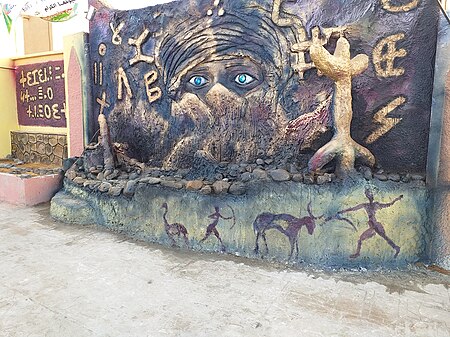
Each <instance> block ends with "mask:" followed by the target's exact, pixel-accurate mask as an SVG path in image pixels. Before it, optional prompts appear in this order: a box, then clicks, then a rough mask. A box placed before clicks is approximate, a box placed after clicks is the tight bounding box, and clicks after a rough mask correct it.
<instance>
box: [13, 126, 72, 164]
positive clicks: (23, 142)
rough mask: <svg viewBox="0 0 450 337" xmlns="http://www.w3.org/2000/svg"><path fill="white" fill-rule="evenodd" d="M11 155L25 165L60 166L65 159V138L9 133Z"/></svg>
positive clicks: (42, 134) (30, 133) (38, 134)
mask: <svg viewBox="0 0 450 337" xmlns="http://www.w3.org/2000/svg"><path fill="white" fill-rule="evenodd" d="M11 154H12V156H13V157H14V158H17V159H20V160H22V161H24V162H26V163H43V164H54V165H58V166H62V162H63V160H64V159H65V158H67V136H66V135H56V134H54V135H52V134H44V133H32V132H11Z"/></svg>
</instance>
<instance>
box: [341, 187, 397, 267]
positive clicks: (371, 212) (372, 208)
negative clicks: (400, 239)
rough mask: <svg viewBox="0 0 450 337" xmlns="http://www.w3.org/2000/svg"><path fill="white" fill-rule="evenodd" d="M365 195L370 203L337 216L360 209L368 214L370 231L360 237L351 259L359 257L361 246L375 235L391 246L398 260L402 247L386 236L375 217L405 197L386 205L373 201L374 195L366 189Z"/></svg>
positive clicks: (343, 211)
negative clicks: (378, 212) (380, 211)
mask: <svg viewBox="0 0 450 337" xmlns="http://www.w3.org/2000/svg"><path fill="white" fill-rule="evenodd" d="M365 195H366V197H367V199H369V202H368V203H364V204H360V205H357V206H355V207H352V208H348V209H344V210H342V211H339V212H337V215H339V214H343V213H348V212H355V211H358V210H360V209H364V210H365V211H366V213H367V216H368V218H369V221H368V225H369V229H367V230H365V231H364V232H363V233H362V234H361V236H360V237H359V240H358V246H357V248H356V252H355V254H352V255H350V257H351V258H356V257H358V256H359V254H360V252H361V246H362V243H363V241H365V240H368V239H370V238H371V237H373V236H374V235H375V234H378V235H379V236H381V237H382V238H383V239H384V240H385V241H386V242H387V243H388V244H389V246H391V247H392V248H393V249H394V250H395V255H394V258H396V257H397V255H398V254H399V253H400V247H399V246H397V245H396V244H395V243H394V242H393V241H392V240H391V239H390V238H389V237H388V236H387V235H386V232H385V230H384V226H383V224H382V223H380V222H378V221H377V219H376V217H375V214H376V212H377V211H378V210H380V209H383V208H388V207H391V206H392V205H393V204H395V203H396V202H397V201H399V200H401V199H402V198H403V195H400V196H399V197H397V198H395V199H394V200H392V201H391V202H388V203H385V204H382V203H380V202H375V201H373V194H372V192H371V191H370V190H369V189H368V188H366V191H365Z"/></svg>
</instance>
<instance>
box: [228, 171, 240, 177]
mask: <svg viewBox="0 0 450 337" xmlns="http://www.w3.org/2000/svg"><path fill="white" fill-rule="evenodd" d="M239 173H240V170H239V169H237V170H230V172H229V173H228V174H229V175H230V177H233V178H235V177H237V176H238V175H239Z"/></svg>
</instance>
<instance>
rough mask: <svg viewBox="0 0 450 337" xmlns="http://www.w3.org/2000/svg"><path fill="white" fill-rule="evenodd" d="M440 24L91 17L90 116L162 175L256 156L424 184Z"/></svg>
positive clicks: (212, 13)
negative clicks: (375, 168)
mask: <svg viewBox="0 0 450 337" xmlns="http://www.w3.org/2000/svg"><path fill="white" fill-rule="evenodd" d="M437 14H438V7H437V5H436V4H435V3H434V2H430V1H419V0H417V1H411V2H409V1H406V0H402V1H388V0H370V1H359V0H353V1H345V2H337V1H334V0H330V1H321V2H316V1H297V2H295V1H294V2H292V1H282V0H258V1H246V0H245V1H244V0H233V1H229V0H228V1H227V0H220V1H218V0H215V1H213V0H196V1H176V2H172V3H169V4H164V5H160V6H154V7H149V8H144V9H139V10H130V11H116V10H112V9H108V8H105V7H101V6H98V10H97V12H96V14H95V16H94V18H93V20H92V21H91V34H90V40H91V41H90V42H91V54H90V56H91V71H92V79H93V83H92V84H93V94H94V106H92V112H93V113H94V114H95V115H98V114H99V113H104V114H105V115H106V116H107V118H108V120H109V123H110V129H111V136H112V140H113V142H118V143H122V144H126V145H127V148H128V155H129V156H130V157H132V158H136V159H137V160H139V161H141V162H145V163H149V164H150V165H152V166H157V167H163V168H166V169H188V168H192V167H194V168H195V169H194V171H195V172H199V171H201V170H200V168H201V167H203V165H198V161H200V162H201V163H205V162H207V163H211V164H214V163H220V162H231V163H242V162H247V163H252V162H255V161H256V159H258V158H262V159H264V160H266V159H272V160H273V161H274V163H275V165H276V166H277V167H283V166H285V165H286V163H289V164H295V165H297V166H298V167H299V168H306V167H307V166H308V162H309V164H310V165H309V167H310V169H314V170H317V169H320V168H322V167H323V166H326V165H327V163H328V162H331V161H332V160H334V161H333V163H331V164H330V165H331V166H332V167H333V166H334V162H338V163H341V164H342V163H345V164H342V165H341V164H340V166H343V167H342V168H340V169H339V170H340V171H342V170H343V171H348V170H349V169H350V168H353V165H354V163H353V162H354V161H355V160H356V162H357V164H358V162H360V163H363V164H365V165H373V164H374V162H375V160H376V161H377V163H378V165H379V166H381V167H383V168H384V169H385V170H387V171H390V172H393V173H402V172H409V173H420V174H424V173H425V165H426V154H427V141H428V128H429V120H430V104H431V88H432V79H433V78H432V76H433V73H432V69H433V61H434V59H433V55H434V50H435V42H436V33H437ZM339 40H340V41H341V43H340V45H343V44H344V41H346V42H345V43H346V44H348V47H346V48H347V49H346V51H345V53H347V54H346V56H345V57H344V54H342V53H341V51H343V50H344V49H345V48H344V49H342V48H341V50H340V51H338V48H337V47H336V46H337V45H339V42H338V41H339ZM322 48H323V49H322ZM321 50H322V52H321ZM327 54H328V55H330V56H332V55H333V54H334V58H327ZM338 54H339V55H338ZM325 60H328V61H326V62H331V63H330V64H333V65H338V64H339V66H340V67H342V69H341V68H339V67H338V68H339V69H340V70H339V69H338V70H336V72H333V73H330V71H327V70H326V68H327V67H328V66H327V65H326V64H324V62H321V61H325ZM350 60H352V63H348V66H349V67H353V68H352V69H350V68H348V70H347V75H350V76H347V75H345V73H344V72H343V71H342V70H343V69H345V66H346V65H347V62H350ZM356 64H358V67H359V68H358V67H356ZM357 68H358V69H357ZM329 69H335V68H333V67H332V68H329ZM336 69H337V68H336ZM344 93H345V94H344ZM339 102H346V104H347V107H344V108H343V109H342V105H340V103H339ZM344 121H345V122H344ZM343 122H344V124H345V125H346V126H343V127H340V126H338V125H339V124H342V123H343ZM337 130H341V131H339V132H338V131H337ZM338 134H339V136H337V135H338ZM336 137H337V138H339V139H336ZM332 139H333V140H334V142H330V140H332ZM336 143H345V144H346V145H345V146H343V147H333V144H336ZM323 146H324V147H323ZM330 147H331V148H332V149H330ZM315 153H318V154H319V157H315V158H313V159H311V158H312V157H313V155H314V154H315ZM341 157H342V159H341ZM198 158H202V160H197V159H198ZM330 165H328V166H330ZM196 166H197V167H196ZM199 166H201V167H199ZM328 166H326V167H328ZM339 170H338V171H339ZM338 173H339V172H338ZM201 175H202V174H201V173H199V176H201Z"/></svg>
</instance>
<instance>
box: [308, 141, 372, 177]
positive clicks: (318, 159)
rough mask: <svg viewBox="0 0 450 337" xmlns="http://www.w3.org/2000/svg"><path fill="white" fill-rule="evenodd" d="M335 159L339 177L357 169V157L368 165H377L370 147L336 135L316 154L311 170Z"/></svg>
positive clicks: (310, 162)
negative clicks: (367, 147)
mask: <svg viewBox="0 0 450 337" xmlns="http://www.w3.org/2000/svg"><path fill="white" fill-rule="evenodd" d="M333 159H336V169H335V173H336V175H337V176H338V177H339V178H345V177H347V176H349V175H351V173H352V172H354V171H355V160H356V159H358V160H360V161H362V162H363V163H364V164H366V165H368V166H374V165H375V157H374V155H373V154H372V153H371V152H370V151H369V150H368V149H366V148H365V147H363V146H362V145H360V144H358V143H356V142H355V141H354V140H353V139H351V138H349V137H345V138H344V137H335V138H333V139H332V140H331V141H330V142H328V143H327V144H325V145H324V146H323V147H322V148H320V149H319V150H318V151H317V152H316V153H315V154H314V156H313V157H312V158H311V159H310V161H309V163H308V168H309V170H310V171H316V170H319V169H321V168H322V167H323V166H325V165H326V164H328V163H329V162H331V161H332V160H333Z"/></svg>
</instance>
